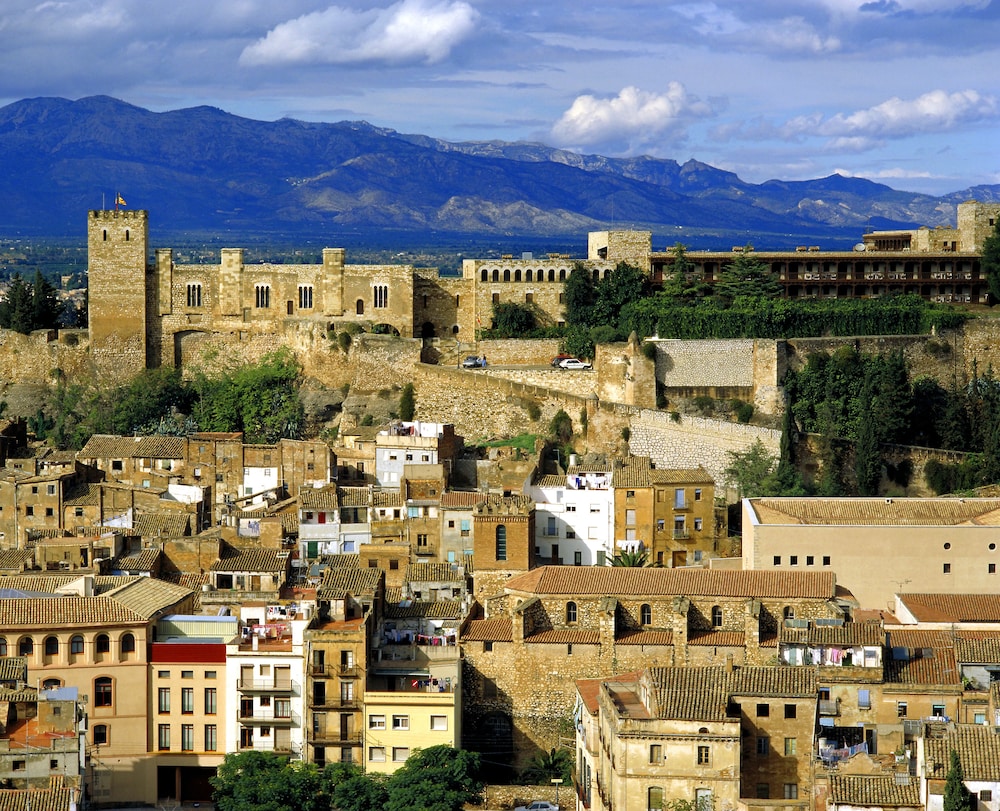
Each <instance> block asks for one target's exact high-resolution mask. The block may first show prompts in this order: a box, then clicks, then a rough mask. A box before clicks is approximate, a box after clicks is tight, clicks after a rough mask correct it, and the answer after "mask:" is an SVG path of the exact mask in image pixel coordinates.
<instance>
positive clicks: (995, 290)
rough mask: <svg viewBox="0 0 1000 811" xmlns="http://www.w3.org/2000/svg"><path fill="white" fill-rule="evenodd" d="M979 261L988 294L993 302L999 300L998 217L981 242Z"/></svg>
mask: <svg viewBox="0 0 1000 811" xmlns="http://www.w3.org/2000/svg"><path fill="white" fill-rule="evenodd" d="M979 261H980V267H981V268H982V272H983V275H984V276H985V277H986V283H987V284H988V285H989V289H990V296H991V297H992V298H993V301H994V302H997V301H1000V219H998V220H997V222H996V225H994V226H993V233H992V234H990V235H989V236H988V237H986V240H985V241H984V242H983V255H982V258H981V259H980V260H979Z"/></svg>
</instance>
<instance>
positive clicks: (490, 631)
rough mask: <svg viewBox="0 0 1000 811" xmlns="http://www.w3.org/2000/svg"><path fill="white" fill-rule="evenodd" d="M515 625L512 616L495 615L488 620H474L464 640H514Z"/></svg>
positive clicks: (466, 631) (463, 637)
mask: <svg viewBox="0 0 1000 811" xmlns="http://www.w3.org/2000/svg"><path fill="white" fill-rule="evenodd" d="M513 641H514V627H513V622H512V620H511V618H510V617H493V618H491V619H488V620H472V622H470V623H469V626H468V628H466V629H465V633H464V634H462V642H513Z"/></svg>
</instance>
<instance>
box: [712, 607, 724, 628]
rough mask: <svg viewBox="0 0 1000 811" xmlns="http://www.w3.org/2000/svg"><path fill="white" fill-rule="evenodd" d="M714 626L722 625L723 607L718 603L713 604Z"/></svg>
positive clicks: (719, 626)
mask: <svg viewBox="0 0 1000 811" xmlns="http://www.w3.org/2000/svg"><path fill="white" fill-rule="evenodd" d="M712 627H713V628H721V627H722V608H721V607H720V606H717V605H713V606H712Z"/></svg>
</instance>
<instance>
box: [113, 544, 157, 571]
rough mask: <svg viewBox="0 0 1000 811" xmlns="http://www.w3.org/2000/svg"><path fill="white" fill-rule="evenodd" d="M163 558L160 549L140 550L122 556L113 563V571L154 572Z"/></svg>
mask: <svg viewBox="0 0 1000 811" xmlns="http://www.w3.org/2000/svg"><path fill="white" fill-rule="evenodd" d="M162 556H163V551H162V550H161V549H159V548H155V549H154V548H149V549H140V550H139V551H138V552H136V553H134V554H131V555H121V556H119V557H118V558H116V559H115V560H113V561H112V562H111V569H112V570H118V571H129V572H136V571H138V572H152V571H153V570H154V569H156V565H157V563H158V562H159V560H160V558H161V557H162Z"/></svg>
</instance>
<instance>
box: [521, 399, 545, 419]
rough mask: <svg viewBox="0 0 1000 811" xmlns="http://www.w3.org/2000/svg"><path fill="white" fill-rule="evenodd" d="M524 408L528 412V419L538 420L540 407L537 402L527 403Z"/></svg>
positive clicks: (540, 413) (540, 414)
mask: <svg viewBox="0 0 1000 811" xmlns="http://www.w3.org/2000/svg"><path fill="white" fill-rule="evenodd" d="M525 410H526V411H527V412H528V419H530V420H531V421H532V422H538V420H539V419H540V418H541V416H542V409H541V407H540V406H539V405H538V403H528V405H526V406H525Z"/></svg>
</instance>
